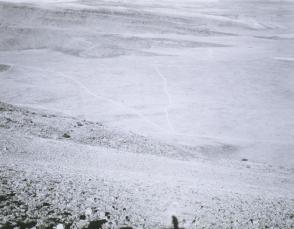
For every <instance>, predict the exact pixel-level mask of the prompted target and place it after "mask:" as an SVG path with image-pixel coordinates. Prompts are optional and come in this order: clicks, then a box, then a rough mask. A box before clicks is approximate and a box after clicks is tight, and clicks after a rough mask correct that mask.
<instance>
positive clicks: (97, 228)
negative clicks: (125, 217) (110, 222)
mask: <svg viewBox="0 0 294 229" xmlns="http://www.w3.org/2000/svg"><path fill="white" fill-rule="evenodd" d="M105 223H107V220H106V219H101V220H95V221H91V222H90V224H89V226H88V229H102V225H103V224H105Z"/></svg>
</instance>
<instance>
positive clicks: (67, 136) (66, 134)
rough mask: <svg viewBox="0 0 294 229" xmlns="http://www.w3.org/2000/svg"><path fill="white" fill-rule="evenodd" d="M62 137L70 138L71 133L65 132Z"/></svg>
mask: <svg viewBox="0 0 294 229" xmlns="http://www.w3.org/2000/svg"><path fill="white" fill-rule="evenodd" d="M62 137H64V138H70V135H69V134H68V133H64V134H63V135H62Z"/></svg>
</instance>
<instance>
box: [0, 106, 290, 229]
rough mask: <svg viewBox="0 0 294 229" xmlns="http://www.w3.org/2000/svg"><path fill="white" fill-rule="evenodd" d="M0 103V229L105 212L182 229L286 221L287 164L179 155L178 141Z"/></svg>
mask: <svg viewBox="0 0 294 229" xmlns="http://www.w3.org/2000/svg"><path fill="white" fill-rule="evenodd" d="M0 110H1V112H0V127H1V128H0V139H1V140H0V149H1V151H0V152H1V154H0V158H1V160H0V171H1V173H0V176H1V180H0V181H1V194H0V198H1V202H0V204H1V205H0V207H1V213H0V219H1V221H0V224H1V225H2V226H3V228H5V226H4V225H6V226H9V225H10V226H11V225H14V226H16V225H18V226H20V227H22V228H30V227H33V226H35V225H37V226H38V227H41V226H43V227H44V226H45V227H53V226H57V225H58V224H59V223H61V224H63V225H64V226H65V225H67V227H71V228H75V227H78V228H83V227H84V228H87V227H89V228H91V226H93V225H94V224H95V223H96V228H99V227H98V226H97V225H98V224H99V223H101V224H102V223H103V222H104V221H101V220H104V219H105V220H106V221H107V223H105V224H104V227H105V228H120V227H124V226H131V227H133V228H166V227H169V226H171V216H172V215H176V216H177V217H178V219H179V224H180V226H183V227H185V228H195V227H196V228H198V227H201V228H231V227H233V228H292V227H293V226H294V217H293V216H294V215H293V213H294V212H293V206H294V195H293V193H292V192H291V190H293V188H294V179H293V170H291V169H286V168H278V167H272V166H267V165H265V164H258V163H252V162H250V161H246V160H244V161H233V160H217V161H215V160H213V161H212V160H208V159H205V158H203V157H201V156H199V155H201V154H197V152H196V153H195V154H192V153H191V155H192V156H191V157H190V158H189V160H186V159H187V158H185V157H181V155H182V154H181V150H183V146H177V145H174V146H172V145H170V144H167V143H164V142H158V141H155V140H153V139H148V138H145V137H143V136H139V135H135V134H133V133H122V132H118V131H116V130H111V129H108V128H107V127H105V126H103V125H102V124H100V123H92V122H87V121H83V120H78V119H75V118H71V117H65V116H59V115H57V114H45V113H43V112H40V111H37V110H28V109H25V108H20V107H14V106H11V105H8V104H5V103H1V104H0ZM85 126H86V127H85ZM65 133H66V134H65ZM118 138H120V139H122V140H121V141H124V144H123V145H124V146H121V144H119V142H120V141H118V140H117V139H118ZM89 139H92V140H89ZM101 139H104V140H101ZM144 152H145V153H144ZM177 152H178V153H177ZM190 152H191V151H190ZM196 155H198V156H196ZM97 220H98V221H97ZM99 220H100V221H99ZM106 221H105V222H106ZM89 222H92V223H91V224H89ZM59 226H60V225H59Z"/></svg>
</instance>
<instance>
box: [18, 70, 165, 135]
mask: <svg viewBox="0 0 294 229" xmlns="http://www.w3.org/2000/svg"><path fill="white" fill-rule="evenodd" d="M17 66H19V67H22V68H27V69H33V70H36V71H40V72H42V74H43V75H44V74H45V73H46V72H48V73H51V74H57V75H60V76H61V77H63V78H65V79H67V80H69V81H71V82H73V83H75V84H76V85H79V87H80V88H82V89H83V90H84V91H85V92H86V93H87V94H89V95H91V96H92V97H94V98H96V99H101V100H105V101H108V102H109V103H112V104H113V105H115V106H118V107H120V108H123V109H124V110H128V111H129V112H131V113H133V114H135V115H137V116H138V117H139V118H140V119H141V120H142V121H144V122H145V123H148V124H149V125H151V126H153V127H154V128H156V129H157V130H159V131H161V132H165V130H164V128H162V127H161V126H159V125H158V124H156V123H154V122H152V121H151V120H149V119H147V118H146V117H145V116H144V115H142V114H141V113H139V112H138V111H137V110H135V109H133V108H131V107H128V106H127V105H125V104H123V103H121V102H118V101H116V100H114V99H111V98H108V97H105V96H102V95H97V94H95V93H93V92H92V91H91V90H90V89H89V88H88V87H87V86H85V85H84V84H83V83H82V82H81V81H79V80H77V79H75V78H73V77H71V76H67V75H65V74H64V73H60V72H55V71H48V70H46V72H45V71H44V70H43V69H41V68H36V67H28V66H23V65H17Z"/></svg>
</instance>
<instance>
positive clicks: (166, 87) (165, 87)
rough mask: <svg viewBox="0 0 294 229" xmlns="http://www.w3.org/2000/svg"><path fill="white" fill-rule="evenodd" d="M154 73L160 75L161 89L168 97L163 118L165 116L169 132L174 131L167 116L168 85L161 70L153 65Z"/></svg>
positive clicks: (168, 105) (169, 102) (169, 101)
mask: <svg viewBox="0 0 294 229" xmlns="http://www.w3.org/2000/svg"><path fill="white" fill-rule="evenodd" d="M154 69H155V71H156V73H157V74H158V75H159V76H160V77H161V79H162V80H163V90H164V92H165V94H166V96H167V99H168V104H167V105H166V107H165V118H166V122H167V125H168V127H169V129H170V132H172V133H175V132H176V131H175V129H174V127H173V125H172V123H171V121H170V117H169V107H170V106H171V96H170V93H169V91H168V86H167V79H166V77H165V76H164V75H162V74H161V72H160V71H159V69H158V68H157V67H156V66H155V67H154Z"/></svg>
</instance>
